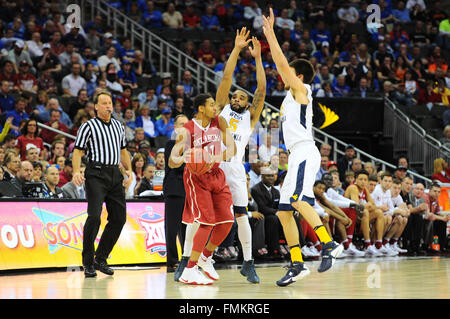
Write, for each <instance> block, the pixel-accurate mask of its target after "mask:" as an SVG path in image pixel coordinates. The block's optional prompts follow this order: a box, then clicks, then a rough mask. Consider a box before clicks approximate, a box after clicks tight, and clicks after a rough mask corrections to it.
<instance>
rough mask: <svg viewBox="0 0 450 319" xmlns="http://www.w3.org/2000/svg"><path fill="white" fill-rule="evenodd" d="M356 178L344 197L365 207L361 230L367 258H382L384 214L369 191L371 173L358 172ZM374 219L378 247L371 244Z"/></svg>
mask: <svg viewBox="0 0 450 319" xmlns="http://www.w3.org/2000/svg"><path fill="white" fill-rule="evenodd" d="M355 178H356V179H355V183H354V184H351V185H350V186H348V187H347V189H346V190H345V194H344V196H345V197H347V198H349V199H351V200H353V201H355V202H357V203H359V204H361V205H363V206H364V211H363V215H362V218H361V229H362V232H363V236H364V246H365V253H366V256H382V255H383V253H382V252H381V251H379V249H380V248H381V246H382V243H383V242H382V240H381V239H382V237H383V233H384V216H383V212H382V211H381V209H378V208H377V207H376V206H375V202H374V201H373V199H372V197H371V196H370V193H369V191H368V189H367V186H368V184H369V173H368V172H367V171H365V170H360V171H358V172H356V174H355ZM374 219H375V231H376V236H377V241H376V244H375V245H376V247H374V246H373V245H372V244H371V242H370V224H371V222H372V220H374Z"/></svg>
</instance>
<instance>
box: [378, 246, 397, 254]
mask: <svg viewBox="0 0 450 319" xmlns="http://www.w3.org/2000/svg"><path fill="white" fill-rule="evenodd" d="M378 250H379V251H380V252H381V253H383V255H385V256H389V257H392V256H397V255H398V252H396V251H393V250H392V249H391V248H389V244H386V245H383V246H381V247H380V249H378Z"/></svg>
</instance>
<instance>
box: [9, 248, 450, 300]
mask: <svg viewBox="0 0 450 319" xmlns="http://www.w3.org/2000/svg"><path fill="white" fill-rule="evenodd" d="M286 265H287V262H283V263H267V264H257V265H256V267H257V268H256V270H257V273H258V275H259V277H260V279H261V283H260V284H257V285H254V284H250V283H248V282H247V281H246V279H245V278H244V277H243V276H241V274H240V273H239V269H240V268H239V266H237V265H229V266H226V264H216V266H217V267H216V268H217V269H218V273H219V275H220V280H219V281H217V282H215V283H214V284H213V285H212V286H187V285H184V284H181V283H178V282H175V281H174V280H173V273H166V268H165V267H164V266H152V265H150V266H140V267H137V266H136V267H133V266H132V267H113V268H114V269H115V274H114V276H112V277H110V276H106V275H104V274H102V273H100V272H97V273H98V275H97V277H96V278H88V279H85V278H84V274H83V272H82V271H81V269H80V268H78V267H69V268H68V269H64V270H56V271H48V272H43V271H39V272H34V273H30V272H26V273H23V272H22V273H6V274H1V275H0V299H228V298H230V299H308V298H312V299H322V298H326V299H397V298H401V299H405V298H408V299H410V298H412V299H415V298H418V299H449V298H450V258H448V257H399V256H396V257H383V258H372V259H366V258H354V259H341V260H338V261H337V262H336V264H335V266H334V267H333V268H332V269H331V270H330V271H328V272H325V273H318V272H317V268H318V266H319V261H317V260H315V261H307V262H306V265H307V266H308V267H309V268H310V270H311V274H310V275H309V276H308V277H306V278H305V279H303V280H302V281H298V282H296V283H294V284H292V285H290V286H288V287H283V288H281V287H278V286H277V285H276V284H275V282H276V280H278V279H280V278H281V277H282V276H283V275H284V274H285V272H286V269H284V268H283V266H286Z"/></svg>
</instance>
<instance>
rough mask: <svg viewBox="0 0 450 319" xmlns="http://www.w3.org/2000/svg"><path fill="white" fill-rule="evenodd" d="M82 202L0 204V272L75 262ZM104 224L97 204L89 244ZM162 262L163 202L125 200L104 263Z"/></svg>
mask: <svg viewBox="0 0 450 319" xmlns="http://www.w3.org/2000/svg"><path fill="white" fill-rule="evenodd" d="M86 209H87V202H54V201H53V202H52V201H48V202H43V201H39V202H35V201H30V202H28V201H23V202H0V270H7V269H27V268H46V267H67V266H81V265H82V262H81V251H82V249H83V226H84V222H85V220H86V218H87V211H86ZM106 224H107V213H106V208H105V206H103V212H102V216H101V226H100V231H99V234H98V237H97V239H96V243H95V246H97V245H98V243H99V240H100V237H101V234H102V232H103V229H104V227H105V225H106ZM165 261H166V242H165V233H164V203H162V202H127V222H126V224H125V226H124V228H123V230H122V233H121V235H120V238H119V240H118V242H117V244H116V246H115V247H114V249H113V251H112V252H111V255H110V258H109V259H108V264H110V265H119V264H140V263H163V262H165Z"/></svg>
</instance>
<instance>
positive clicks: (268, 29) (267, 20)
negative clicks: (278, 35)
mask: <svg viewBox="0 0 450 319" xmlns="http://www.w3.org/2000/svg"><path fill="white" fill-rule="evenodd" d="M262 18H263V27H262V29H263V32H264V35H265V36H266V38H268V37H269V36H270V35H271V34H272V33H273V32H274V31H273V24H274V23H275V15H274V14H273V10H272V8H270V13H269V16H268V17H266V16H262Z"/></svg>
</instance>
